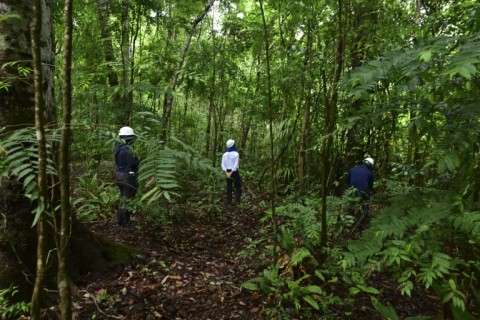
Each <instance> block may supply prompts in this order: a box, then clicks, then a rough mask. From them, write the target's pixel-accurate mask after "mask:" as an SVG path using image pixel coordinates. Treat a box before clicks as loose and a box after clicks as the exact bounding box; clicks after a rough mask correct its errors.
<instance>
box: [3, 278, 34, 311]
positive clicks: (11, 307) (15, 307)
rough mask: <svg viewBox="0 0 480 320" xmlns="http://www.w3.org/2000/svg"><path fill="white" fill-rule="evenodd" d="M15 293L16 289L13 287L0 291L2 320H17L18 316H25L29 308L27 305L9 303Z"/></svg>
mask: <svg viewBox="0 0 480 320" xmlns="http://www.w3.org/2000/svg"><path fill="white" fill-rule="evenodd" d="M17 292H18V290H17V287H16V286H13V285H11V286H10V287H8V288H6V289H1V290H0V317H1V318H2V319H17V318H18V317H19V316H20V315H25V314H27V313H28V312H29V309H30V306H29V304H28V303H26V302H16V303H11V302H10V299H11V298H12V297H13V296H14V295H15V294H16V293H17Z"/></svg>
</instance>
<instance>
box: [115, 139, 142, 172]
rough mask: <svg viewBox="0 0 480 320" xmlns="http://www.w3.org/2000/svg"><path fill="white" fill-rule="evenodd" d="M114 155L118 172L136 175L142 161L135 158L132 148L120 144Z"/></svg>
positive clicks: (116, 147)
mask: <svg viewBox="0 0 480 320" xmlns="http://www.w3.org/2000/svg"><path fill="white" fill-rule="evenodd" d="M114 154H115V164H116V166H117V172H124V173H129V172H135V173H136V172H137V171H138V166H139V164H140V159H138V158H137V157H136V156H135V154H134V153H133V150H132V147H131V146H129V145H127V144H124V143H119V144H117V145H116V146H115V150H114Z"/></svg>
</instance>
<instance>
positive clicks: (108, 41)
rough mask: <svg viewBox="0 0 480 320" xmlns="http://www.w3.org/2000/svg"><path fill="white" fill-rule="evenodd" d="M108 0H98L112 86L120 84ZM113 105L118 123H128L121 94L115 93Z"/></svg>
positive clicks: (99, 18)
mask: <svg viewBox="0 0 480 320" xmlns="http://www.w3.org/2000/svg"><path fill="white" fill-rule="evenodd" d="M107 4H108V1H107V0H97V12H98V21H99V23H100V32H101V37H102V40H103V54H104V56H105V62H106V63H107V68H108V85H109V86H110V87H117V86H118V85H119V80H118V74H117V72H116V71H115V68H114V67H113V65H114V64H115V63H116V59H115V50H114V49H113V43H112V33H111V30H110V26H109V23H108V21H109V13H108V7H107ZM112 100H113V103H112V107H113V108H116V109H115V110H114V111H115V115H116V120H115V122H116V124H117V125H119V126H123V125H126V124H128V117H127V116H126V115H125V113H124V112H123V110H122V109H123V108H122V100H121V97H120V95H119V94H117V93H115V94H114V96H113V99H112Z"/></svg>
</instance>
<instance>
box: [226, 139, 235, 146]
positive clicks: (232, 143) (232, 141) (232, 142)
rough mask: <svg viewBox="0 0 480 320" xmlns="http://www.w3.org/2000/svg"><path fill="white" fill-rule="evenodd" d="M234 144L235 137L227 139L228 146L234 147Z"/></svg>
mask: <svg viewBox="0 0 480 320" xmlns="http://www.w3.org/2000/svg"><path fill="white" fill-rule="evenodd" d="M234 144H235V140H233V139H229V140H227V148H231V147H233V145H234Z"/></svg>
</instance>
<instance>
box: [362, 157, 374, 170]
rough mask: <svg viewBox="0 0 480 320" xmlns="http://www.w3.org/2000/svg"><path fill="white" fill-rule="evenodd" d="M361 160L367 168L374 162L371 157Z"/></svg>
mask: <svg viewBox="0 0 480 320" xmlns="http://www.w3.org/2000/svg"><path fill="white" fill-rule="evenodd" d="M362 162H363V164H365V165H366V166H367V167H369V168H373V165H374V164H375V161H374V160H373V159H372V158H365V159H363V161H362Z"/></svg>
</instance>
